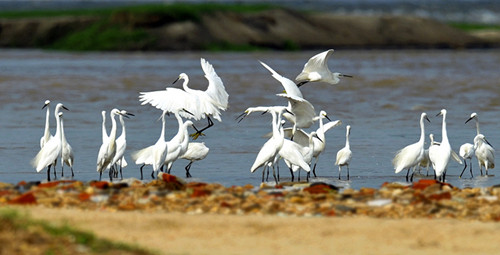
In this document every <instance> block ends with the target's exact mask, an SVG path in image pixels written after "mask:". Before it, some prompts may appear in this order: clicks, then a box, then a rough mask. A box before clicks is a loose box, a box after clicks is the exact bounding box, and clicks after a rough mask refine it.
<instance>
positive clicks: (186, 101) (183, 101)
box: [139, 88, 205, 120]
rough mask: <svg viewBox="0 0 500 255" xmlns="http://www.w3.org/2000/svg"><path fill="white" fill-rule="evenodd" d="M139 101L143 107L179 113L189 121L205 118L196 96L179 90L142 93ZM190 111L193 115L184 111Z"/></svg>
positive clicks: (168, 89)
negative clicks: (148, 106) (146, 105)
mask: <svg viewBox="0 0 500 255" xmlns="http://www.w3.org/2000/svg"><path fill="white" fill-rule="evenodd" d="M139 101H141V102H142V103H141V104H142V105H145V104H150V105H152V106H154V107H156V108H157V109H161V110H163V111H167V112H172V113H175V112H179V114H180V115H181V116H182V117H184V118H188V119H191V118H193V119H195V120H200V119H201V118H204V116H205V115H204V113H202V112H200V101H199V98H198V97H197V96H195V95H192V94H189V93H187V92H186V91H184V90H182V89H178V88H166V89H165V90H158V91H150V92H140V95H139ZM183 109H185V110H187V111H189V112H190V113H191V114H192V115H191V114H189V113H186V112H184V111H182V110H183Z"/></svg>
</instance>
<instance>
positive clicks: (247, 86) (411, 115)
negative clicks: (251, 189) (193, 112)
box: [0, 50, 500, 188]
mask: <svg viewBox="0 0 500 255" xmlns="http://www.w3.org/2000/svg"><path fill="white" fill-rule="evenodd" d="M316 53H317V52H316V51H315V52H310V51H308V52H259V53H207V52H183V53H64V52H44V51H27V50H2V51H0V102H1V108H0V114H1V123H0V135H1V138H0V157H1V160H0V181H3V182H11V183H16V182H19V181H21V180H27V181H32V180H44V179H45V178H46V173H45V171H43V172H40V173H36V171H35V170H34V169H33V168H32V167H31V165H30V160H31V159H32V158H33V157H34V156H35V155H36V153H37V152H38V150H39V140H40V137H41V136H42V134H43V127H44V119H45V111H44V110H41V107H42V106H43V102H44V101H45V100H46V99H50V100H51V101H52V102H53V104H52V108H53V107H54V105H55V104H56V103H57V102H63V103H64V104H65V105H66V106H67V107H68V108H69V109H70V111H69V112H65V113H64V119H65V130H66V136H67V139H68V141H69V142H70V144H71V145H72V146H73V149H74V151H75V167H74V168H75V171H76V173H75V175H76V176H75V177H76V178H77V179H79V180H84V181H87V180H92V179H96V178H98V173H97V172H96V171H95V165H96V163H95V162H96V158H97V152H98V149H99V146H100V144H101V111H102V110H106V111H108V112H109V111H110V110H111V109H112V108H115V107H116V108H119V109H125V110H127V111H129V112H132V113H134V114H135V115H136V116H135V117H132V118H131V119H129V120H127V123H126V124H127V141H128V149H127V153H126V159H127V160H128V162H129V166H128V167H127V168H125V169H124V176H125V177H135V178H139V176H140V175H139V167H138V166H136V165H135V164H133V163H132V160H131V158H130V153H131V152H132V151H135V150H138V149H141V148H143V147H146V146H149V145H151V144H153V143H154V142H155V141H156V140H157V139H158V136H159V133H160V129H161V122H158V121H157V119H158V117H159V116H160V111H159V110H157V109H155V108H153V107H151V106H149V105H145V106H141V105H140V103H139V101H138V95H139V92H140V91H152V90H161V89H164V88H165V87H167V86H176V87H179V86H180V84H179V83H176V84H174V85H172V82H173V81H174V80H175V79H176V78H177V76H178V75H179V73H181V72H185V73H187V74H188V75H189V76H190V85H191V86H192V87H194V88H199V89H204V88H205V87H206V85H207V82H206V79H205V78H204V77H203V72H202V70H201V67H200V57H204V58H206V59H207V60H208V61H209V62H211V63H212V64H213V66H214V68H215V69H216V71H217V73H218V74H219V76H220V77H221V78H222V79H223V81H224V84H225V86H226V89H227V91H228V93H229V104H230V106H229V109H228V110H227V111H226V112H224V113H223V115H222V119H223V122H222V123H219V122H216V123H215V126H214V127H213V128H211V129H209V130H207V132H206V136H204V137H201V138H200V139H199V140H200V141H203V142H205V144H206V145H207V146H208V147H210V154H209V155H208V157H207V158H206V159H205V160H203V161H200V162H196V163H194V164H193V167H192V168H191V173H192V175H193V176H194V180H199V181H207V182H219V183H222V184H224V185H226V186H229V185H241V184H247V183H250V184H253V185H258V184H260V178H261V174H260V171H258V172H256V173H254V174H252V173H250V171H249V169H250V166H251V165H252V163H253V161H254V159H255V157H256V154H257V152H258V151H259V149H260V147H261V146H262V144H264V142H265V141H266V139H265V138H262V135H263V134H265V133H267V132H269V131H270V130H271V129H270V116H269V115H258V114H257V115H253V116H250V117H248V118H246V119H245V120H243V121H242V122H241V123H237V122H236V121H235V117H236V116H237V115H239V114H240V113H241V112H242V111H244V110H245V109H246V108H247V107H250V106H257V105H277V104H279V105H285V104H286V101H284V99H282V98H278V97H276V96H275V94H276V93H279V92H281V91H282V90H283V89H282V87H281V85H280V83H278V82H277V81H276V80H275V79H274V78H272V77H271V75H270V73H269V72H268V71H267V70H266V69H264V68H263V67H262V66H261V65H260V64H259V63H258V60H261V61H263V62H265V63H267V64H268V65H270V66H271V67H273V68H274V69H275V70H276V71H278V72H279V73H281V74H282V75H284V76H286V77H289V78H294V77H295V76H296V75H297V74H298V73H299V72H300V70H301V69H302V67H303V65H304V63H305V61H306V60H307V59H308V58H309V57H311V56H312V55H314V54H316ZM329 64H330V67H331V69H332V70H335V71H339V72H343V73H346V74H352V75H354V78H352V79H347V78H345V79H343V80H342V81H341V82H340V83H339V84H337V85H335V86H332V85H328V84H321V83H318V84H307V85H305V86H303V87H301V89H302V93H303V94H304V97H305V98H306V99H308V100H309V101H310V102H311V103H312V104H313V105H314V106H315V108H316V110H317V111H318V112H319V111H320V110H325V111H326V112H327V113H328V115H329V117H330V118H331V119H332V120H334V119H340V120H342V121H343V123H344V125H342V126H340V127H336V128H334V129H332V130H330V131H329V132H328V133H327V135H326V140H327V141H326V142H327V145H326V151H325V152H324V153H323V154H322V155H321V156H320V160H319V163H318V166H317V173H318V175H319V176H318V178H315V179H313V180H315V181H325V182H329V183H333V184H335V185H339V186H343V187H352V188H360V187H380V185H381V184H382V183H384V182H393V181H404V179H405V178H404V173H400V174H398V175H396V174H394V170H393V167H392V165H391V160H392V157H393V155H394V153H395V152H396V151H397V150H398V149H400V148H402V147H404V146H405V145H407V144H410V143H413V142H416V141H417V140H418V138H419V132H420V130H419V126H418V121H419V116H420V113H421V112H422V111H425V112H427V113H428V114H429V116H430V119H431V121H432V122H431V123H430V124H428V125H427V126H426V133H427V134H429V133H434V134H435V137H436V139H437V140H438V141H440V140H441V118H440V117H434V115H435V114H436V113H438V112H439V110H440V109H442V108H446V109H447V110H448V118H447V120H448V121H447V122H448V135H449V138H450V142H451V145H452V147H453V148H454V149H455V151H457V152H458V148H459V146H460V145H461V144H463V143H465V142H470V143H472V139H473V138H474V136H475V132H476V130H475V126H474V124H473V123H468V124H464V122H465V120H466V119H467V118H468V116H469V115H470V114H471V113H472V112H477V113H478V114H479V119H480V123H481V132H482V133H483V134H485V135H486V137H487V138H488V140H489V141H490V143H492V144H493V146H500V132H499V131H498V130H499V125H498V123H497V119H498V117H499V115H500V113H499V108H500V100H499V98H500V95H499V94H500V87H499V85H500V72H499V71H498V70H499V66H500V51H497V50H484V51H482V50H481V51H451V50H447V51H411V50H402V51H350V50H338V51H336V52H335V53H334V55H333V57H332V59H330V62H329ZM51 117H52V119H51V128H52V133H54V132H55V121H54V119H53V113H51ZM108 124H109V121H108ZM204 124H205V122H199V123H197V125H198V126H202V125H204ZM347 124H349V125H351V126H352V130H351V149H352V151H353V158H352V161H351V165H350V174H351V180H350V181H346V180H345V170H343V172H342V180H341V181H339V180H338V179H337V176H338V168H337V167H336V166H334V162H335V154H336V152H337V150H339V149H340V148H342V147H343V146H344V142H345V125H347ZM108 128H109V127H108ZM167 128H168V129H167V137H172V136H173V135H174V134H175V133H176V131H177V122H176V121H175V119H174V117H170V118H169V119H168V121H167ZM313 128H314V129H316V128H317V125H315V126H313ZM311 130H312V129H311ZM119 133H120V132H118V134H119ZM428 143H429V140H428V139H427V141H426V144H427V145H426V146H428ZM186 164H187V161H184V160H179V161H177V162H176V163H175V164H174V167H173V169H172V171H173V174H176V175H180V176H184V166H185V165H186ZM280 166H281V169H282V172H281V178H282V180H284V181H286V180H289V179H290V174H289V172H288V170H286V171H285V170H284V169H285V165H284V164H283V163H282V162H281V164H280ZM473 167H474V174H475V176H479V170H478V167H477V161H475V159H474V160H473ZM462 168H463V166H462V165H459V164H458V163H456V162H453V161H452V162H450V164H449V169H448V177H447V181H449V182H451V183H452V184H454V185H457V186H459V187H470V186H489V185H493V184H498V183H500V181H499V179H498V176H500V174H497V171H498V170H496V169H493V170H491V171H490V174H491V175H492V176H490V177H475V178H473V179H468V177H469V174H468V173H466V174H465V176H466V177H467V178H465V179H459V178H458V175H459V174H460V171H461V170H462ZM57 169H58V172H59V171H60V165H59V166H58V168H57ZM65 169H66V170H67V171H69V169H68V168H67V167H66V168H65ZM66 173H67V172H66ZM149 173H150V168H147V170H146V171H145V176H146V177H147V178H146V179H148V180H149V179H150V176H149ZM104 176H107V174H104ZM302 176H303V177H304V174H302Z"/></svg>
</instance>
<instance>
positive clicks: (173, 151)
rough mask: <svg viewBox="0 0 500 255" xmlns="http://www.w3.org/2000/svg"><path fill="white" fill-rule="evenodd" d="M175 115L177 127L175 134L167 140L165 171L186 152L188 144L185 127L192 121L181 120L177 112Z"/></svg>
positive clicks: (168, 170)
mask: <svg viewBox="0 0 500 255" xmlns="http://www.w3.org/2000/svg"><path fill="white" fill-rule="evenodd" d="M176 117H177V119H178V121H179V129H178V131H177V134H176V135H175V136H174V137H172V139H170V141H168V142H167V156H166V157H165V161H164V166H166V168H167V173H170V169H171V168H172V165H173V164H174V162H175V161H176V160H177V159H179V157H180V156H182V155H183V154H184V153H186V151H187V147H188V144H189V132H188V131H187V128H188V127H190V126H191V127H192V126H193V122H192V121H190V120H187V121H186V122H183V121H182V118H181V117H180V116H179V115H178V114H176Z"/></svg>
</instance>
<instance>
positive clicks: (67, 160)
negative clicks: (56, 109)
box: [61, 113, 75, 177]
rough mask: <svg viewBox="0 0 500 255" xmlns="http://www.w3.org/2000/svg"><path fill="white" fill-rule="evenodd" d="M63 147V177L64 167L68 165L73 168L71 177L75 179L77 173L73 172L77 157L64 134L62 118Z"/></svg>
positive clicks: (62, 174) (62, 120) (62, 173)
mask: <svg viewBox="0 0 500 255" xmlns="http://www.w3.org/2000/svg"><path fill="white" fill-rule="evenodd" d="M61 114H62V113H61ZM61 116H62V115H61ZM61 146H62V151H61V166H62V167H61V176H63V177H64V165H65V164H66V165H68V166H69V167H70V168H71V177H74V176H75V173H74V172H73V163H74V162H75V156H74V154H73V148H71V145H70V144H69V143H68V141H67V140H66V134H65V133H64V119H63V118H62V117H61Z"/></svg>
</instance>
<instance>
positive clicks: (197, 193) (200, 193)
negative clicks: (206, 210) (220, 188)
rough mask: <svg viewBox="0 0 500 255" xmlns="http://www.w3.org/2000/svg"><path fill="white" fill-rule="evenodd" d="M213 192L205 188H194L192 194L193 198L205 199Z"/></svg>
mask: <svg viewBox="0 0 500 255" xmlns="http://www.w3.org/2000/svg"><path fill="white" fill-rule="evenodd" d="M211 193H212V192H210V190H206V189H204V188H194V189H193V193H191V197H193V198H195V197H204V196H208V195H210V194H211Z"/></svg>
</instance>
